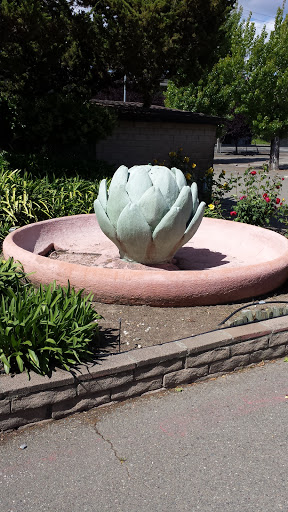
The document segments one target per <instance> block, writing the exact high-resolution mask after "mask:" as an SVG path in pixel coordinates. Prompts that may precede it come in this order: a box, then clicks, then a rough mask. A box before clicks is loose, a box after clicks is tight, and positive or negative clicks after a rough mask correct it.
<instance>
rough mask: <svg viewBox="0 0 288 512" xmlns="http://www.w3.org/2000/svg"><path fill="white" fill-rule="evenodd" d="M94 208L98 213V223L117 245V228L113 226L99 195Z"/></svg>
mask: <svg viewBox="0 0 288 512" xmlns="http://www.w3.org/2000/svg"><path fill="white" fill-rule="evenodd" d="M94 210H95V213H96V217H97V220H98V224H99V226H100V228H101V229H102V231H103V233H104V234H105V235H106V236H108V238H110V240H112V242H114V244H116V245H117V237H116V230H115V228H114V227H113V226H112V224H111V222H110V220H109V218H108V216H107V214H106V212H105V211H104V208H103V206H102V204H101V203H100V201H99V199H98V197H97V199H95V201H94Z"/></svg>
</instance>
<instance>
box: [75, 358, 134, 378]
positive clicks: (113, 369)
mask: <svg viewBox="0 0 288 512" xmlns="http://www.w3.org/2000/svg"><path fill="white" fill-rule="evenodd" d="M135 367H136V364H135V362H133V361H131V358H130V357H129V356H128V353H126V354H114V355H109V356H107V357H103V358H102V359H99V360H97V361H96V362H95V363H91V364H86V365H79V366H78V368H77V371H75V372H74V375H75V377H76V380H77V381H84V380H91V379H98V378H99V377H104V376H106V375H115V374H117V373H121V372H126V371H128V370H134V368H135Z"/></svg>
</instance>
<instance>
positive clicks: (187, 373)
mask: <svg viewBox="0 0 288 512" xmlns="http://www.w3.org/2000/svg"><path fill="white" fill-rule="evenodd" d="M207 374H208V365H206V366H202V367H198V368H186V369H184V370H180V371H178V372H172V373H167V375H164V379H163V387H164V388H173V387H175V386H178V385H179V384H190V383H191V382H195V381H196V380H197V379H198V378H199V377H204V375H207Z"/></svg>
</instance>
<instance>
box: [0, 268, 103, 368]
mask: <svg viewBox="0 0 288 512" xmlns="http://www.w3.org/2000/svg"><path fill="white" fill-rule="evenodd" d="M13 272H14V275H13ZM23 278H25V274H24V273H23V271H22V270H21V269H19V267H18V266H17V264H15V263H14V262H13V260H8V261H7V262H5V261H4V260H2V261H1V262H0V283H1V287H2V291H3V290H4V293H2V297H1V302H0V361H1V362H2V364H3V366H4V370H5V372H6V373H11V372H12V373H13V372H23V371H27V372H28V373H29V372H30V371H31V370H33V371H35V372H36V373H39V374H41V375H50V374H51V372H52V370H53V369H54V368H56V367H58V368H63V369H66V370H69V369H70V368H72V367H73V366H75V365H77V364H78V363H81V362H84V361H87V360H89V359H91V357H92V354H93V350H92V341H93V339H94V337H95V335H96V333H97V327H98V324H97V322H96V320H97V319H99V318H101V317H100V316H99V315H98V314H97V313H96V312H95V311H94V309H93V307H92V303H91V301H92V296H91V295H90V296H88V297H82V296H81V293H82V291H83V290H81V291H79V292H76V291H75V290H74V289H73V288H71V287H70V285H69V283H68V286H67V287H66V288H62V287H60V286H57V285H56V284H55V283H52V284H49V285H47V286H40V288H39V289H38V290H35V289H34V288H33V286H32V285H30V284H27V285H26V286H24V285H23Z"/></svg>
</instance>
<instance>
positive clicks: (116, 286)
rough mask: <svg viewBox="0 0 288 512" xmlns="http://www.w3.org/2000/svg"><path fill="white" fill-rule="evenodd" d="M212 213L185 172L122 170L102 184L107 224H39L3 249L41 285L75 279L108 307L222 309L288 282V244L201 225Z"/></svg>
mask: <svg viewBox="0 0 288 512" xmlns="http://www.w3.org/2000/svg"><path fill="white" fill-rule="evenodd" d="M204 207H205V205H204V203H201V204H200V205H199V201H198V197H197V187H196V185H195V184H193V185H192V187H191V188H190V187H188V186H187V184H186V180H185V178H184V176H183V174H182V172H181V171H179V170H178V169H171V170H170V169H167V168H163V167H159V168H158V167H157V166H153V167H152V166H149V165H144V166H135V167H134V168H132V169H130V170H129V169H127V167H125V166H121V167H120V168H119V169H118V171H116V173H115V175H114V177H113V179H112V182H111V185H110V188H109V191H107V187H106V182H105V180H103V181H102V183H101V185H100V188H99V194H98V198H97V199H96V201H95V212H96V215H97V217H98V221H97V219H96V217H95V215H94V214H93V215H92V214H91V215H76V216H71V217H62V218H57V219H51V220H47V221H43V222H37V223H35V224H30V225H27V226H24V227H22V228H19V229H17V230H15V231H14V232H12V233H10V234H9V235H8V236H7V237H6V239H5V241H4V244H3V252H4V256H5V257H6V258H8V257H9V256H12V257H13V258H14V259H15V260H19V261H20V262H21V263H22V265H23V267H24V270H25V271H26V272H27V273H29V274H30V279H31V281H32V282H33V283H35V284H36V285H38V284H40V283H49V282H51V281H53V280H56V281H57V283H58V284H60V285H66V284H67V280H69V281H70V284H71V285H72V286H74V287H75V288H76V289H78V290H79V289H85V291H86V292H92V293H93V295H94V299H95V300H96V301H99V302H106V303H118V304H147V305H151V306H171V307H173V306H193V305H211V304H220V303H225V302H229V301H231V302H235V301H237V300H243V299H248V298H251V297H256V296H257V295H261V294H265V293H268V292H270V291H272V290H274V289H276V288H278V287H279V286H280V285H281V284H283V283H284V282H285V281H286V279H287V277H288V240H287V239H286V238H284V237H283V236H281V235H279V234H277V233H274V232H272V231H269V230H266V229H263V228H258V227H255V226H251V225H248V224H241V223H235V222H231V221H225V220H219V219H211V218H203V220H202V217H203V212H204ZM201 220H202V222H201ZM101 228H102V229H101ZM104 233H105V234H104ZM192 237H193V238H192Z"/></svg>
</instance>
